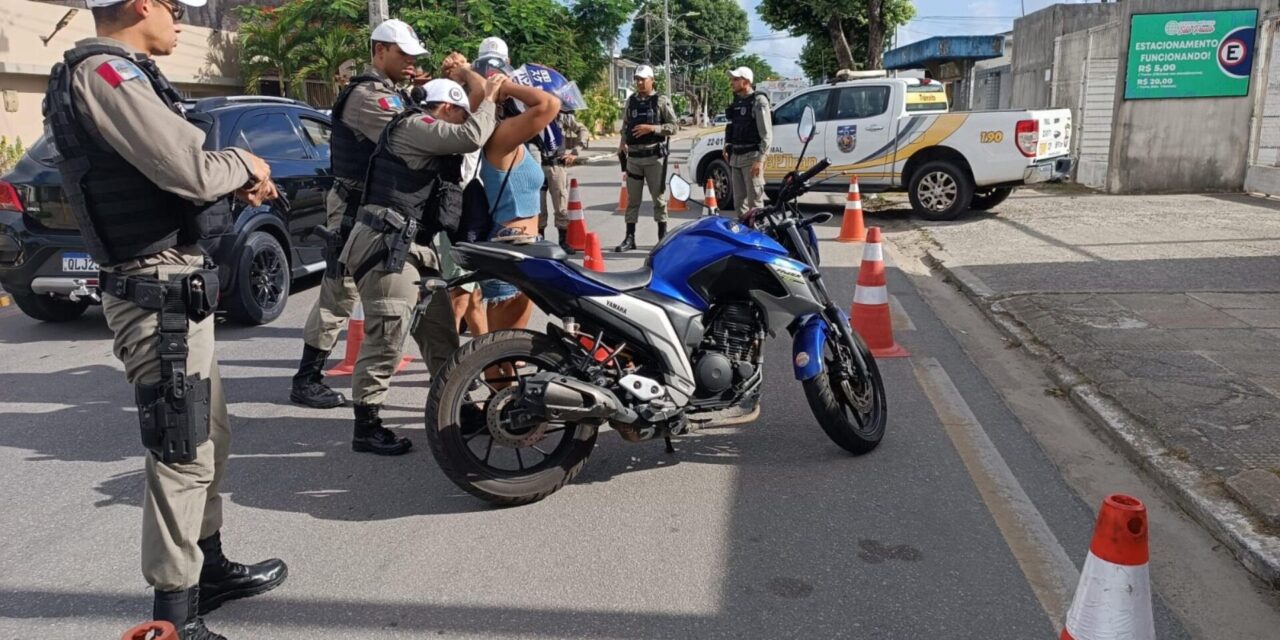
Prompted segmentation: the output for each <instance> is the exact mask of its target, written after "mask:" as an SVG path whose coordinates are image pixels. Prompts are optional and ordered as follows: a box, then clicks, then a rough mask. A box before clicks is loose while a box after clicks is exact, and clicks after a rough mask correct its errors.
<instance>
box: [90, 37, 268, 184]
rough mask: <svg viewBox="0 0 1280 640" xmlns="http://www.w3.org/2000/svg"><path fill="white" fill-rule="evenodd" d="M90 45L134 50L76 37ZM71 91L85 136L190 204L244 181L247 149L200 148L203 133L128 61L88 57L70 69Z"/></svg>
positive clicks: (109, 41)
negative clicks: (110, 149) (168, 102)
mask: <svg viewBox="0 0 1280 640" xmlns="http://www.w3.org/2000/svg"><path fill="white" fill-rule="evenodd" d="M92 44H100V45H109V46H114V47H120V48H122V49H125V50H127V51H130V52H131V53H137V52H136V50H134V49H133V48H132V47H130V46H129V45H126V44H124V43H123V42H119V41H117V40H112V39H109V38H89V39H87V40H81V41H80V42H77V43H76V47H82V46H87V45H92ZM71 92H72V95H73V98H72V99H73V100H74V105H75V107H76V109H77V110H78V113H79V114H80V115H81V116H83V118H82V120H81V122H82V124H83V125H84V127H85V129H87V130H88V133H89V135H91V136H95V137H97V138H98V139H100V140H101V141H102V142H105V143H106V144H107V146H109V147H111V148H112V149H115V151H116V152H117V153H119V154H120V155H121V156H122V157H124V159H125V161H126V162H128V163H129V164H131V165H133V166H134V167H136V168H137V169H138V170H139V171H141V172H142V173H143V174H145V175H146V176H147V177H148V178H150V179H151V181H152V182H154V183H155V184H156V185H157V186H159V187H160V188H161V189H164V190H165V191H168V192H170V193H173V194H176V195H178V196H181V197H183V198H186V199H188V200H191V201H192V202H212V201H214V200H217V199H218V198H221V197H222V196H225V195H227V194H228V193H231V192H232V191H235V190H237V189H239V188H241V187H243V186H245V185H246V184H247V183H248V182H249V179H250V176H251V174H250V171H249V167H250V164H249V159H248V157H247V152H245V151H242V150H240V149H225V150H222V151H205V150H204V142H205V133H204V131H202V130H200V128H199V127H196V126H195V125H193V124H191V123H190V122H187V121H186V119H185V118H183V117H182V116H181V115H178V114H177V113H175V112H174V111H173V110H172V109H170V108H169V106H168V105H166V104H165V103H164V101H163V100H161V99H160V96H158V95H156V92H155V90H154V89H152V88H151V82H150V81H149V80H148V79H147V76H146V74H144V73H143V71H142V70H141V69H139V68H138V67H137V65H135V64H134V63H133V62H132V61H129V60H128V59H126V58H120V57H118V56H113V55H108V54H102V55H96V56H91V57H89V58H87V59H86V60H84V61H83V62H82V63H81V64H80V65H79V66H78V67H76V68H75V71H74V72H73V73H72V76H71Z"/></svg>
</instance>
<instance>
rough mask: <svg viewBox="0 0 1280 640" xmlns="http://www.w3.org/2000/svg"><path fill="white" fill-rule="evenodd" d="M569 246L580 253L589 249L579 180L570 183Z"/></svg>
mask: <svg viewBox="0 0 1280 640" xmlns="http://www.w3.org/2000/svg"><path fill="white" fill-rule="evenodd" d="M569 246H570V247H573V248H574V249H577V250H578V251H582V250H583V249H586V247H587V217H586V216H585V215H583V213H582V197H581V195H580V194H579V192H578V179H577V178H574V179H573V180H571V181H570V182H569Z"/></svg>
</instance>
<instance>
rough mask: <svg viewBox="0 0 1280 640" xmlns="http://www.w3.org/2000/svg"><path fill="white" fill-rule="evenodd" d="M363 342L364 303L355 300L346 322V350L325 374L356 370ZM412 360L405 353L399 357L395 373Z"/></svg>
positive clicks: (342, 374)
mask: <svg viewBox="0 0 1280 640" xmlns="http://www.w3.org/2000/svg"><path fill="white" fill-rule="evenodd" d="M362 344H364V305H363V304H361V303H359V302H357V303H356V308H355V309H352V311H351V320H350V321H349V322H347V351H346V354H345V355H343V356H342V362H339V363H338V365H337V366H335V367H334V368H332V369H330V370H328V371H326V372H324V375H326V376H349V375H351V373H352V372H354V371H355V370H356V360H357V359H358V358H359V357H360V345H362ZM410 362H413V356H410V355H406V356H405V357H403V358H401V359H400V364H399V366H397V367H396V373H400V372H401V371H404V368H405V367H407V366H409V363H410Z"/></svg>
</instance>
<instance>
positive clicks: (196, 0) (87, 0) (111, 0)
mask: <svg viewBox="0 0 1280 640" xmlns="http://www.w3.org/2000/svg"><path fill="white" fill-rule="evenodd" d="M125 1H126V0H84V4H85V6H87V7H89V8H90V9H97V8H98V7H109V6H111V5H113V4H120V3H121V2H125ZM178 2H181V3H182V4H185V5H187V6H188V7H203V6H204V5H205V3H206V2H208V0H178Z"/></svg>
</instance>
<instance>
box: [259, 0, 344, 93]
mask: <svg viewBox="0 0 1280 640" xmlns="http://www.w3.org/2000/svg"><path fill="white" fill-rule="evenodd" d="M235 11H236V13H237V15H239V17H240V31H239V35H240V42H239V45H240V46H239V49H240V67H241V74H242V75H243V76H244V83H245V91H247V92H249V93H257V91H258V89H259V84H260V83H261V82H262V80H263V79H264V78H265V77H267V76H271V75H274V76H276V77H278V78H279V79H280V82H281V89H282V93H284V94H285V95H288V96H292V97H295V98H304V97H305V84H304V83H305V81H306V80H307V79H308V78H311V79H317V80H324V81H327V82H329V83H330V85H332V86H333V87H335V88H336V87H337V83H338V80H339V79H338V68H339V67H340V66H341V65H342V64H343V63H344V62H346V61H348V60H362V59H365V58H367V57H368V55H369V54H368V47H369V45H368V42H369V31H368V29H367V28H366V27H365V26H363V25H364V23H365V18H364V16H365V4H364V2H362V0H323V1H322V0H292V1H291V2H287V3H285V4H283V5H281V6H279V7H260V6H255V5H244V6H239V7H236V8H235Z"/></svg>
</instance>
